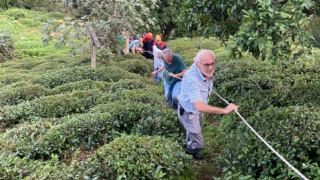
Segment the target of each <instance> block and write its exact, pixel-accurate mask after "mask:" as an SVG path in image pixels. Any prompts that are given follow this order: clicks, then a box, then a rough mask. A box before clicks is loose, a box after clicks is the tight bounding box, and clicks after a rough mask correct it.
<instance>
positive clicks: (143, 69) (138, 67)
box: [110, 59, 153, 76]
mask: <svg viewBox="0 0 320 180" xmlns="http://www.w3.org/2000/svg"><path fill="white" fill-rule="evenodd" d="M110 65H111V66H115V67H121V68H122V69H124V70H126V71H128V72H131V73H135V74H140V75H141V76H149V75H150V74H151V72H152V71H153V61H151V60H147V59H145V60H136V59H129V60H126V61H122V62H112V63H111V64H110Z"/></svg>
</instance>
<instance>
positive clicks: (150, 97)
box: [99, 89, 163, 106]
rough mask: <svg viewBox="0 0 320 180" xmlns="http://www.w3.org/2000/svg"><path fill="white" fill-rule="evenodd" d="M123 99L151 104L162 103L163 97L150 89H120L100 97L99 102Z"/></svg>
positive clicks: (129, 101)
mask: <svg viewBox="0 0 320 180" xmlns="http://www.w3.org/2000/svg"><path fill="white" fill-rule="evenodd" d="M119 100H125V101H127V103H136V102H142V103H144V104H148V103H150V104H151V105H159V106H160V105H162V100H163V97H162V96H159V95H158V94H156V93H154V92H153V91H152V90H150V89H134V90H122V91H116V92H115V93H113V94H110V95H108V96H104V97H101V98H100V99H99V104H103V103H105V102H109V101H119Z"/></svg>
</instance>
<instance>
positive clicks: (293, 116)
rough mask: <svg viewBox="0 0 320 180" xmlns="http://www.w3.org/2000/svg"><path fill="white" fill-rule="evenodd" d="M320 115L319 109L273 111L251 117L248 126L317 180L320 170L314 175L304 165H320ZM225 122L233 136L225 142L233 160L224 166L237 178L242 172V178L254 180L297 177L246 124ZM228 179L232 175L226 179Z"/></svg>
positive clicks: (228, 155)
mask: <svg viewBox="0 0 320 180" xmlns="http://www.w3.org/2000/svg"><path fill="white" fill-rule="evenodd" d="M318 111H319V109H312V110H311V111H310V110H309V108H307V107H304V106H292V107H288V108H273V107H270V108H268V109H266V110H265V111H260V112H258V113H256V114H255V115H254V116H252V117H250V118H249V120H248V122H249V123H250V124H251V125H252V126H253V128H254V129H258V130H259V134H260V135H262V136H263V137H265V138H266V140H267V141H268V142H269V143H270V144H271V145H272V146H273V147H274V148H275V149H276V150H277V151H278V152H279V153H280V154H282V155H283V156H284V158H285V159H287V160H288V161H289V162H291V163H292V164H293V165H294V166H295V167H296V168H298V169H299V170H300V171H301V172H302V173H303V174H305V175H306V176H307V177H308V178H310V179H315V178H318V177H319V174H318V172H319V167H317V169H318V170H317V171H312V172H311V171H310V170H306V169H305V168H303V163H304V164H305V165H308V166H311V165H312V164H313V163H315V162H318V161H319V158H318V154H319V152H320V150H319V141H318V138H317V136H316V134H318V129H319V127H318V126H319V123H317V122H318V121H319V118H320V117H319V113H318ZM225 120H226V121H227V123H224V125H223V126H222V128H224V131H228V132H232V133H226V137H225V138H226V141H225V142H228V145H227V148H226V149H225V152H226V156H227V157H229V158H227V160H225V161H224V163H226V162H227V163H228V165H227V166H228V168H229V170H230V171H233V174H236V173H238V172H241V174H242V175H250V176H252V178H254V179H266V178H281V179H292V178H293V177H294V176H296V175H295V174H293V173H290V172H289V169H288V167H287V166H286V165H285V164H284V163H282V162H281V163H280V159H279V158H278V157H277V156H275V155H274V154H273V153H271V151H266V147H265V145H264V144H263V143H261V142H259V141H258V140H257V138H256V137H255V136H254V135H253V133H251V132H249V129H248V128H247V127H246V126H245V125H244V124H243V123H241V122H236V123H235V121H237V120H236V119H235V116H229V117H227V118H225ZM232 124H234V125H232ZM270 132H272V133H270ZM230 158H232V160H231V159H230ZM265 169H268V171H265ZM239 174H240V173H239ZM293 175H294V176H293ZM228 176H229V174H227V175H226V176H225V177H226V178H228Z"/></svg>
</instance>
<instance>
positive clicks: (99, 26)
mask: <svg viewBox="0 0 320 180" xmlns="http://www.w3.org/2000/svg"><path fill="white" fill-rule="evenodd" d="M152 2H153V3H155V0H152ZM76 3H77V5H78V7H79V9H82V13H83V14H84V16H83V17H81V18H80V19H73V18H65V19H64V20H62V21H51V22H50V21H49V22H48V23H47V24H45V25H44V27H43V29H42V32H43V34H44V35H45V36H44V37H43V43H44V44H47V43H48V42H49V41H50V40H52V39H57V40H58V41H59V44H57V45H69V46H71V47H72V50H73V53H77V54H79V53H84V54H87V53H89V51H90V48H89V42H90V37H89V33H88V31H87V29H86V25H87V24H91V26H92V27H93V28H94V30H95V31H96V34H97V36H98V37H99V40H100V42H101V43H102V45H103V46H104V47H105V49H106V50H107V51H109V52H115V51H118V50H119V49H120V47H119V43H118V41H117V39H116V38H117V36H118V35H119V34H120V33H121V32H122V31H126V32H130V33H131V34H134V33H135V29H138V27H141V26H144V25H145V24H144V22H143V20H142V19H141V17H142V15H144V16H148V13H149V8H148V7H146V5H145V4H144V3H143V1H142V0H121V1H120V0H107V1H106V0H77V1H76Z"/></svg>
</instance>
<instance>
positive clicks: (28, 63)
mask: <svg viewBox="0 0 320 180" xmlns="http://www.w3.org/2000/svg"><path fill="white" fill-rule="evenodd" d="M44 62H45V61H44V60H42V59H31V58H30V59H29V58H28V59H24V60H20V61H14V62H13V61H12V62H6V63H5V64H3V65H2V67H10V68H12V69H26V70H30V69H32V68H34V67H36V66H38V65H40V64H42V63H44Z"/></svg>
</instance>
